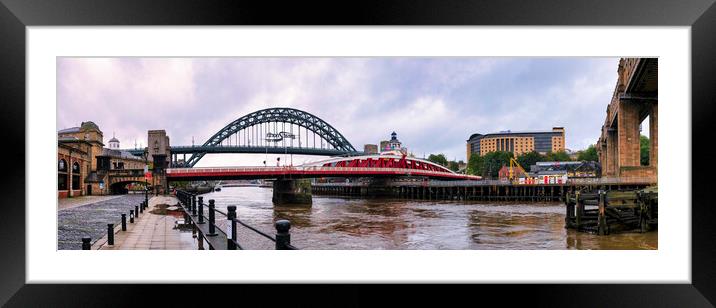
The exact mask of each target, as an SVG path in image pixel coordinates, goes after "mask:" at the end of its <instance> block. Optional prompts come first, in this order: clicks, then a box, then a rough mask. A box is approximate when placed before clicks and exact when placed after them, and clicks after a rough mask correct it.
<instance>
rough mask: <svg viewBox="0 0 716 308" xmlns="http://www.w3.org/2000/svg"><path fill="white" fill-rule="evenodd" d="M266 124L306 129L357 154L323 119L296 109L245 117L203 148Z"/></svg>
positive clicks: (189, 162)
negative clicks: (288, 124) (281, 124)
mask: <svg viewBox="0 0 716 308" xmlns="http://www.w3.org/2000/svg"><path fill="white" fill-rule="evenodd" d="M264 123H290V124H294V125H297V126H299V127H304V128H306V129H308V130H310V131H311V132H313V133H314V134H317V135H318V136H319V137H321V138H322V139H323V140H326V141H327V142H328V143H329V144H330V145H331V146H333V148H335V149H336V150H338V151H339V152H342V153H353V152H357V151H356V149H355V148H354V147H353V145H352V144H351V143H350V142H349V141H348V140H347V139H346V138H345V137H344V136H343V135H342V134H341V133H340V132H339V131H338V130H337V129H335V128H334V127H333V126H331V125H330V124H328V123H327V122H326V121H323V120H322V119H321V118H319V117H317V116H315V115H313V114H310V113H308V112H305V111H302V110H298V109H294V108H283V107H277V108H267V109H262V110H258V111H255V112H252V113H249V114H247V115H244V116H242V117H240V118H238V119H236V120H234V121H232V122H231V123H229V124H228V125H226V126H224V128H222V129H221V130H219V131H218V132H217V133H216V134H214V135H213V136H211V138H209V139H208V140H207V141H206V142H204V144H203V145H202V147H216V146H217V145H219V144H221V142H222V141H224V140H226V139H227V138H229V137H230V136H233V135H234V134H237V133H239V132H240V131H242V130H244V129H247V128H249V127H252V126H255V125H260V124H264ZM204 155H206V152H200V153H195V154H192V156H191V157H190V158H189V159H188V160H187V162H186V164H187V165H188V166H190V167H193V166H194V165H195V164H196V163H197V162H198V161H199V160H200V159H201V158H202V157H204Z"/></svg>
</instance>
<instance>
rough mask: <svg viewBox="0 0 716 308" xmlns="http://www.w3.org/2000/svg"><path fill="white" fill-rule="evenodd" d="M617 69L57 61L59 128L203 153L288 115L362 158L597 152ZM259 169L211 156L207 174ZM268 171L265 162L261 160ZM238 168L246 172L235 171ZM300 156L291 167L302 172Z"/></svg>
mask: <svg viewBox="0 0 716 308" xmlns="http://www.w3.org/2000/svg"><path fill="white" fill-rule="evenodd" d="M618 61H619V59H617V58H186V59H185V58H60V59H58V62H57V63H58V64H57V65H58V75H57V76H58V87H57V94H58V115H57V116H58V117H57V125H58V127H57V129H58V130H59V129H63V128H68V127H73V126H78V125H79V124H80V123H81V122H82V121H94V122H95V123H97V124H98V125H99V127H100V129H101V130H102V131H103V132H104V137H105V142H107V141H108V140H109V139H110V138H111V137H112V134H113V133H114V134H115V135H116V137H117V138H118V139H119V140H120V141H121V147H122V148H133V147H134V143H135V140H136V142H137V144H138V145H140V144H141V145H142V146H145V145H146V143H147V141H146V139H147V130H150V129H165V130H166V131H167V134H168V135H169V136H170V138H171V143H172V145H191V142H192V137H193V138H194V140H195V143H196V144H202V143H204V142H205V141H206V140H207V139H208V138H209V137H210V136H211V135H213V134H214V133H215V132H217V131H218V130H220V129H221V128H222V127H224V126H225V125H226V124H228V123H229V122H231V121H233V120H235V119H236V118H239V117H241V116H243V115H245V114H247V113H250V112H252V111H256V110H259V109H263V108H268V107H293V108H297V109H300V110H304V111H307V112H309V113H312V114H314V115H316V116H318V117H320V118H322V119H323V120H325V121H326V122H328V123H330V124H331V125H333V126H334V127H335V128H336V129H338V130H339V131H340V132H341V133H342V134H343V135H344V136H345V137H346V138H347V139H348V140H349V141H350V142H351V143H352V144H353V146H354V147H355V148H356V149H359V150H362V148H363V145H364V144H366V143H372V144H376V143H378V142H379V141H380V140H384V139H388V138H389V137H390V136H389V135H390V133H391V132H392V131H395V132H396V133H398V138H399V139H400V140H401V141H402V142H403V144H404V146H407V147H408V149H409V151H411V152H413V153H414V154H415V155H416V156H419V157H422V156H423V155H426V156H427V155H428V154H430V153H444V154H445V155H446V156H447V157H448V158H449V159H458V160H461V159H462V160H464V159H465V140H466V139H467V138H468V137H469V136H470V135H471V134H473V133H490V132H497V131H501V130H508V129H509V130H513V131H517V130H549V129H551V128H552V127H553V126H564V127H565V129H566V142H567V148H569V149H572V150H579V149H583V148H586V147H587V146H589V144H592V143H595V142H596V140H597V138H598V137H599V130H600V127H601V125H602V123H603V122H604V116H605V110H606V106H607V104H608V103H609V101H610V99H611V95H612V92H613V90H614V85H615V83H616V80H617V65H618ZM227 157H233V158H231V159H233V160H234V161H233V163H232V164H250V165H251V164H253V165H256V163H255V162H256V161H257V160H256V159H254V158H251V159H248V160H250V161H252V162H253V163H247V162H246V161H243V160H244V158H242V157H245V156H233V155H230V156H221V158H219V157H216V156H210V155H209V156H207V157H205V158H204V159H202V161H201V162H200V164H199V165H198V166H200V165H212V164H213V165H216V164H218V165H221V164H225V160H226V159H227ZM261 157H262V159H261V160H263V155H261ZM237 159H238V160H242V163H236V161H237ZM295 161H296V157H295V156H294V164H296V162H295Z"/></svg>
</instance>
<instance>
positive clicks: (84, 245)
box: [82, 237, 92, 250]
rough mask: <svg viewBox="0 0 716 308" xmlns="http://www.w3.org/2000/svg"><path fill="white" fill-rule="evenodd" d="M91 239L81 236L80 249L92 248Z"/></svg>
mask: <svg viewBox="0 0 716 308" xmlns="http://www.w3.org/2000/svg"><path fill="white" fill-rule="evenodd" d="M91 241H92V239H91V238H89V237H83V238H82V250H90V249H91V248H92V243H91Z"/></svg>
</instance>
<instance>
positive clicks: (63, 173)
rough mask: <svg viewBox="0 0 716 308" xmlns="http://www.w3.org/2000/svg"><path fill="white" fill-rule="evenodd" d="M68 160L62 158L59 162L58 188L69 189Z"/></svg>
mask: <svg viewBox="0 0 716 308" xmlns="http://www.w3.org/2000/svg"><path fill="white" fill-rule="evenodd" d="M67 180H68V179H67V161H65V160H64V159H60V160H59V161H58V163H57V190H67Z"/></svg>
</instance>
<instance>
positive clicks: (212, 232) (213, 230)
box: [206, 199, 216, 236]
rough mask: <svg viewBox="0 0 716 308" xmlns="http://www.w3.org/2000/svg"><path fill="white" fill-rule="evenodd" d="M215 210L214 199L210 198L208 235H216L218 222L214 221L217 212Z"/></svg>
mask: <svg viewBox="0 0 716 308" xmlns="http://www.w3.org/2000/svg"><path fill="white" fill-rule="evenodd" d="M214 211H215V210H214V199H209V233H207V234H206V236H216V224H215V221H214V219H215V216H216V213H215V212H214Z"/></svg>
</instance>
